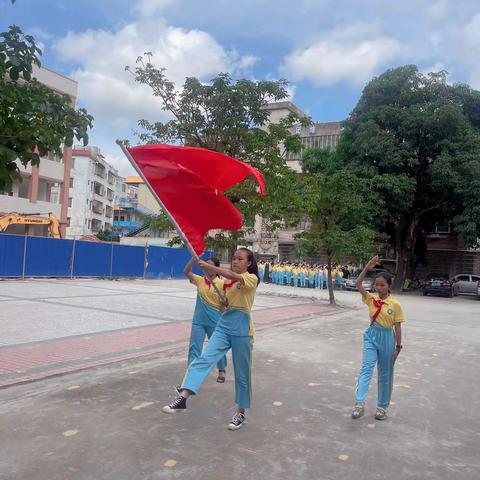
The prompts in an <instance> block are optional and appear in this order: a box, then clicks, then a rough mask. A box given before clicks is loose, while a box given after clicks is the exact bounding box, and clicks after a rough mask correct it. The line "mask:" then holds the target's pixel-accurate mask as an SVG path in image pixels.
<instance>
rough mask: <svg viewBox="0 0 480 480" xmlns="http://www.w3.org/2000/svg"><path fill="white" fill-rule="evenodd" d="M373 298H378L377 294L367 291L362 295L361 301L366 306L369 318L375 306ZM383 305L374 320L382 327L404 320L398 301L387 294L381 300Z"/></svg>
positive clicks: (391, 325) (374, 310) (371, 316)
mask: <svg viewBox="0 0 480 480" xmlns="http://www.w3.org/2000/svg"><path fill="white" fill-rule="evenodd" d="M373 300H380V299H379V297H378V295H372V294H371V293H368V292H367V295H366V296H365V297H363V303H364V304H365V305H367V306H368V311H369V314H370V318H373V316H374V315H375V312H376V311H377V307H376V306H375V305H374V304H373ZM382 301H383V302H384V305H382V309H381V310H380V313H379V314H378V316H377V319H376V322H377V323H378V324H379V325H381V326H382V327H387V328H391V327H393V326H394V325H395V323H401V322H404V321H405V318H404V316H403V310H402V307H401V305H400V302H399V301H398V300H396V299H395V298H393V297H392V296H391V295H389V296H388V297H387V298H386V299H385V300H382Z"/></svg>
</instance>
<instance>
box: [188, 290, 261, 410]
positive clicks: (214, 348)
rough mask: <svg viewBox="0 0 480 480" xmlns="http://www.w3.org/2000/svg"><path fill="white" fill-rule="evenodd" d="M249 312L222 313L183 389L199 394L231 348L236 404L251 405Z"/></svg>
mask: <svg viewBox="0 0 480 480" xmlns="http://www.w3.org/2000/svg"><path fill="white" fill-rule="evenodd" d="M233 288H236V287H233ZM227 298H228V295H227ZM250 315H251V313H250V312H249V311H247V310H244V309H241V308H233V307H232V308H230V307H229V308H228V309H227V310H226V311H225V312H224V313H223V314H221V315H220V318H219V320H218V322H217V326H216V328H215V331H214V332H213V335H212V336H211V337H210V340H209V342H208V344H207V346H206V347H205V349H204V350H203V352H202V354H201V355H200V357H198V358H197V359H195V360H194V361H193V362H192V363H191V364H190V366H189V367H188V370H187V373H186V374H185V378H184V379H183V382H182V388H184V389H187V390H190V391H191V392H192V393H193V394H197V392H198V391H199V389H200V387H201V385H202V383H203V382H204V381H205V379H206V378H207V376H208V374H209V373H210V371H211V370H212V368H213V367H214V365H215V363H216V362H218V361H219V360H220V359H221V358H222V357H224V356H225V355H226V353H227V352H228V351H229V350H230V349H231V350H232V359H233V369H234V372H235V403H236V404H237V405H238V406H239V407H240V408H250V405H251V396H252V383H251V365H252V349H253V325H252V322H251V318H250Z"/></svg>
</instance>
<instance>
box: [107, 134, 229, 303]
mask: <svg viewBox="0 0 480 480" xmlns="http://www.w3.org/2000/svg"><path fill="white" fill-rule="evenodd" d="M116 143H117V145H118V146H119V147H120V148H121V149H122V152H123V153H124V155H125V156H126V157H127V158H128V160H129V161H130V163H131V164H132V167H133V168H134V169H135V170H136V172H137V173H138V175H139V176H140V177H141V179H142V180H143V182H144V183H145V185H146V186H147V187H148V189H149V190H150V193H151V194H152V195H153V196H154V198H155V199H156V200H157V202H158V203H159V205H160V207H161V209H162V210H163V213H164V214H165V216H166V217H167V218H168V219H169V220H170V222H171V224H172V225H173V227H174V228H175V230H176V231H177V233H178V235H179V237H180V238H181V239H182V241H183V243H184V244H185V246H186V247H187V250H188V251H189V252H190V254H191V255H192V257H193V258H194V259H195V262H197V263H198V261H199V260H200V257H199V256H198V255H197V253H196V252H195V250H194V249H193V247H192V245H191V243H190V242H189V241H188V239H187V237H186V236H185V234H184V233H183V232H182V229H181V228H180V226H179V225H178V223H177V221H176V220H175V218H173V216H172V214H171V213H170V212H169V211H168V209H167V207H166V206H165V205H164V203H163V202H162V201H161V200H160V197H159V196H158V195H157V193H156V192H155V190H154V189H153V188H152V186H151V185H150V183H148V180H147V179H146V177H145V175H144V174H143V172H142V171H141V170H140V168H138V165H137V164H136V163H135V160H134V159H133V158H132V156H131V155H130V152H129V151H128V150H127V148H126V147H125V145H124V143H123V142H122V141H121V140H117V141H116ZM204 273H206V272H204ZM212 285H213V288H214V289H215V292H216V293H217V294H218V296H219V297H220V300H221V301H222V304H223V305H226V302H225V298H224V297H223V295H222V294H221V293H220V290H219V289H218V287H217V286H216V285H215V282H212Z"/></svg>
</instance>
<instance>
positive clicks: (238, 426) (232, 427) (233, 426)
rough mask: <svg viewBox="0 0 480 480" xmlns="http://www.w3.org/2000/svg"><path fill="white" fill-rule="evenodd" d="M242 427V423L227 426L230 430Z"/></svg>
mask: <svg viewBox="0 0 480 480" xmlns="http://www.w3.org/2000/svg"><path fill="white" fill-rule="evenodd" d="M242 427H243V423H242V424H241V425H232V424H230V425H229V426H228V427H227V428H228V430H231V431H232V432H233V431H234V430H240V429H241V428H242Z"/></svg>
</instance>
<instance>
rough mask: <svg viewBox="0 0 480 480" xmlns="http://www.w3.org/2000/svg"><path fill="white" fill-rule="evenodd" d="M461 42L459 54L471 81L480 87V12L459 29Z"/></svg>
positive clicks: (473, 84)
mask: <svg viewBox="0 0 480 480" xmlns="http://www.w3.org/2000/svg"><path fill="white" fill-rule="evenodd" d="M458 38H459V39H460V41H461V43H460V45H459V48H458V55H459V57H460V58H461V59H462V60H463V63H464V65H465V66H466V68H467V69H468V72H469V73H468V76H469V82H470V84H471V86H472V87H473V88H477V89H480V64H479V63H478V58H479V57H480V13H478V14H477V15H475V16H474V17H473V18H472V19H471V20H470V21H469V22H468V23H467V24H466V25H464V26H463V28H461V30H460V31H459V36H458Z"/></svg>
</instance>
